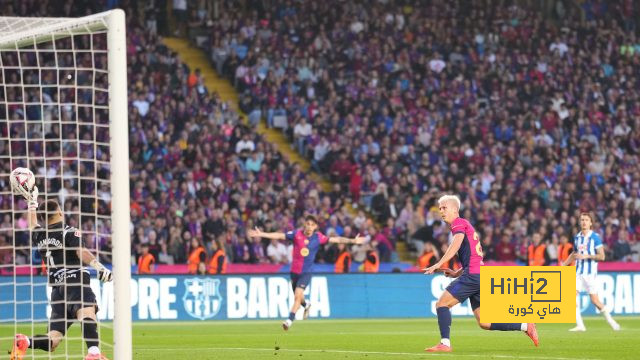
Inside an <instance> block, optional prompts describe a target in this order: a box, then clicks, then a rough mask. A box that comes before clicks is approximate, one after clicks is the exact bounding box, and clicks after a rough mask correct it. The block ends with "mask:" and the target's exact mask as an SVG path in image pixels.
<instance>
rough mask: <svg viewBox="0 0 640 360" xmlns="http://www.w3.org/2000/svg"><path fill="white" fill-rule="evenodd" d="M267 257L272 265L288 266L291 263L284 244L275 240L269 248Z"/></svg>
mask: <svg viewBox="0 0 640 360" xmlns="http://www.w3.org/2000/svg"><path fill="white" fill-rule="evenodd" d="M267 256H268V257H269V259H270V260H271V263H272V264H287V263H288V262H289V259H288V251H287V248H286V247H285V246H284V244H283V243H282V242H280V241H278V240H275V239H272V240H271V243H270V244H269V246H267Z"/></svg>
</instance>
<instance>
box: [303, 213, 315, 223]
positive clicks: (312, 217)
mask: <svg viewBox="0 0 640 360" xmlns="http://www.w3.org/2000/svg"><path fill="white" fill-rule="evenodd" d="M304 221H313V222H314V223H316V225H318V219H316V217H315V216H313V215H307V216H305V217H304Z"/></svg>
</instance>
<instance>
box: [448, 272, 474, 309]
mask: <svg viewBox="0 0 640 360" xmlns="http://www.w3.org/2000/svg"><path fill="white" fill-rule="evenodd" d="M447 291H448V292H449V293H451V295H453V297H454V298H456V299H458V301H460V303H462V302H464V301H465V300H467V299H469V301H470V302H471V309H472V310H475V309H477V308H479V307H480V274H466V273H465V274H462V275H460V277H458V278H457V279H455V280H454V281H453V282H452V283H451V284H449V286H447Z"/></svg>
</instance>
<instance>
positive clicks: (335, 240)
mask: <svg viewBox="0 0 640 360" xmlns="http://www.w3.org/2000/svg"><path fill="white" fill-rule="evenodd" d="M329 242H330V243H332V244H356V245H360V244H364V236H360V234H358V235H356V237H354V238H353V239H351V238H346V237H342V236H331V237H329Z"/></svg>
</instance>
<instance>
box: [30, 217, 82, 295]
mask: <svg viewBox="0 0 640 360" xmlns="http://www.w3.org/2000/svg"><path fill="white" fill-rule="evenodd" d="M31 240H32V242H33V246H34V247H35V248H37V249H38V252H40V255H41V256H42V259H43V260H44V261H45V265H46V266H47V272H48V273H49V284H50V285H51V286H56V285H64V284H65V283H69V284H73V283H80V282H81V281H82V282H83V283H86V284H88V283H89V280H90V279H89V271H88V270H86V269H84V268H83V266H82V261H81V260H80V258H79V257H78V254H77V251H78V249H80V246H81V244H82V239H81V238H80V231H78V229H76V228H74V227H71V226H65V227H64V229H63V228H62V222H59V223H56V224H52V225H50V226H49V227H48V228H47V229H45V228H43V227H41V226H40V225H36V227H35V228H34V229H33V232H32V233H31ZM65 279H66V281H65Z"/></svg>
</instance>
